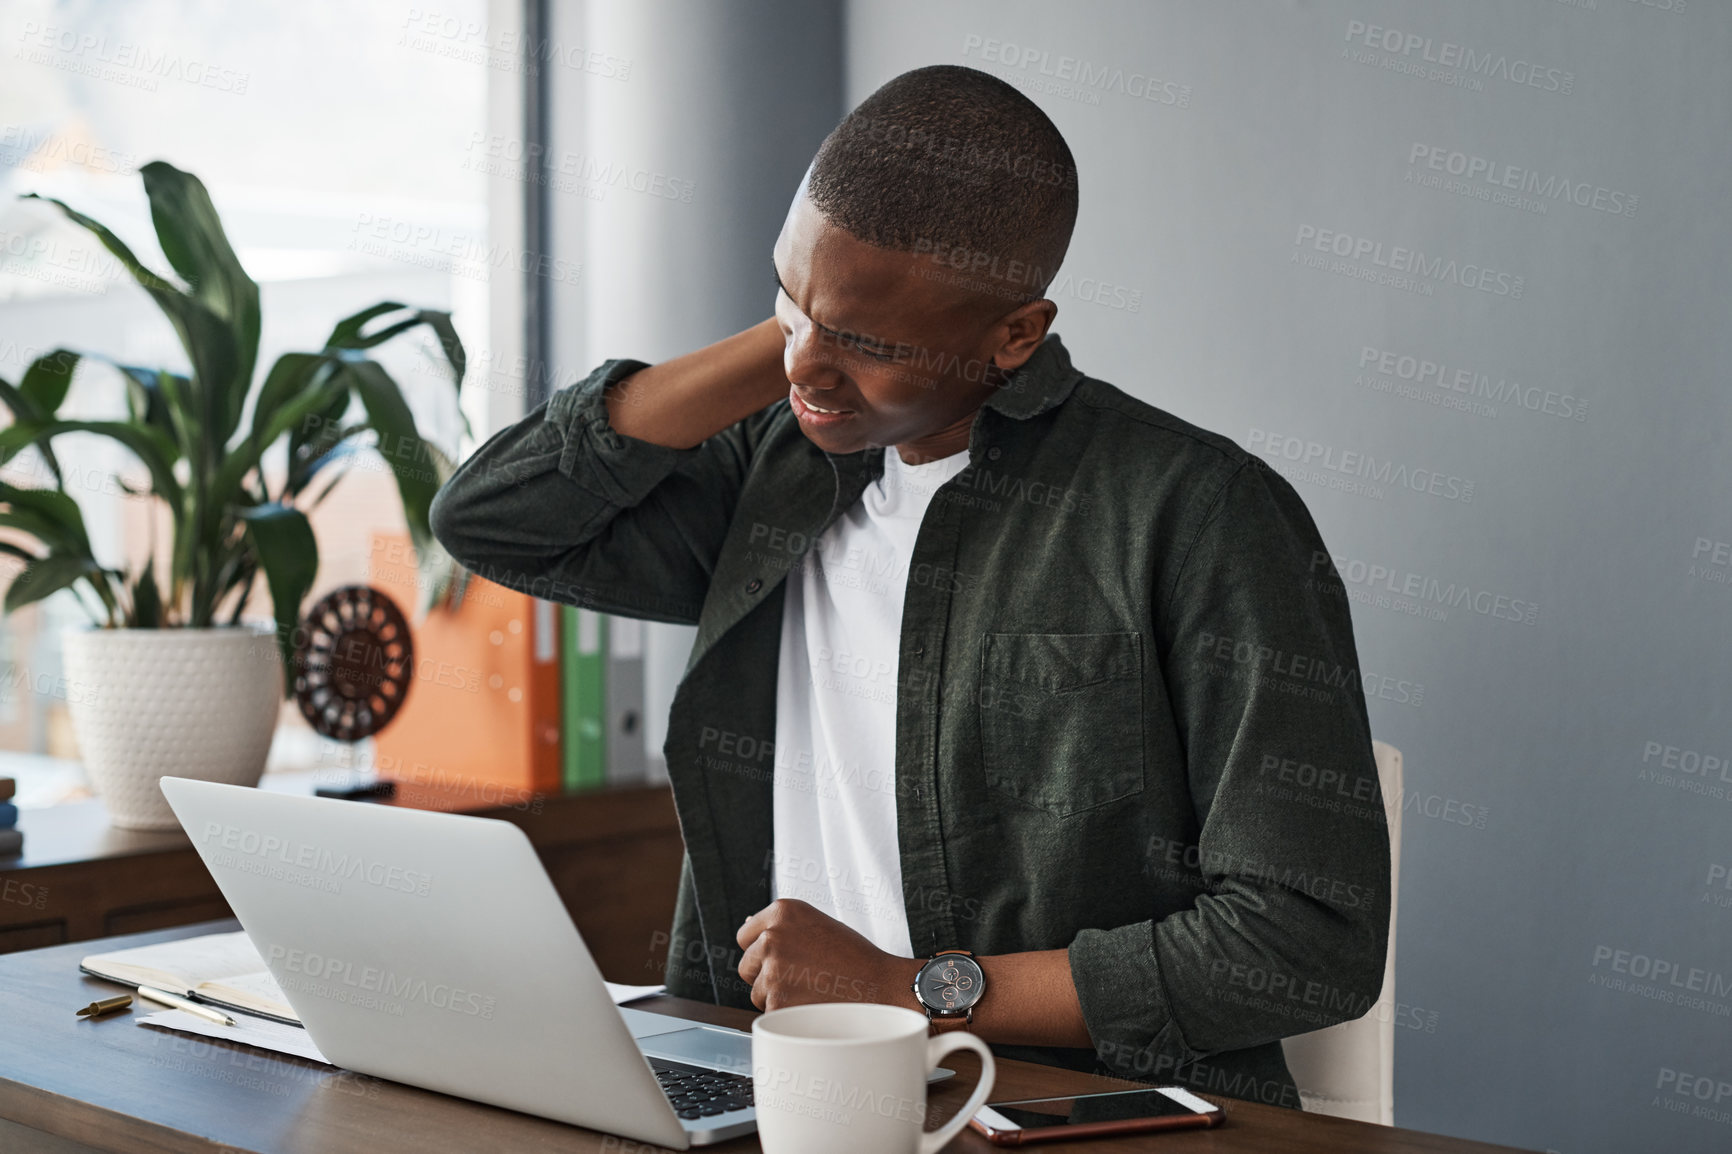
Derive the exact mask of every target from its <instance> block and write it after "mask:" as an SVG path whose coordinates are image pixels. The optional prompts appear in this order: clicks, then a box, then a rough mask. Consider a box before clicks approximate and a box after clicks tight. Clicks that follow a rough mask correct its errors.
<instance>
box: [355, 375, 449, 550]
mask: <svg viewBox="0 0 1732 1154" xmlns="http://www.w3.org/2000/svg"><path fill="white" fill-rule="evenodd" d="M343 375H344V377H345V378H346V379H347V380H348V381H349V382H350V383H351V384H352V385H353V387H354V389H355V392H356V393H357V394H358V395H359V396H360V398H361V404H362V405H363V406H365V407H366V410H367V424H368V425H369V426H370V427H371V428H372V429H373V430H374V432H376V433H378V435H379V444H378V446H377V449H378V452H379V455H380V456H382V457H384V458H385V463H386V464H387V465H388V466H390V469H391V473H392V475H393V476H395V477H396V479H397V493H398V495H399V496H400V497H401V498H402V500H403V516H404V519H405V520H407V521H408V523H409V535H410V537H411V538H412V539H413V540H414V544H415V547H416V548H417V549H426V548H428V547H429V546H431V545H432V544H433V531H432V529H431V528H430V527H429V524H428V510H429V509H430V508H431V507H432V505H433V495H434V494H435V493H437V492H438V491H439V475H438V467H437V462H436V461H435V459H434V458H433V457H432V455H431V454H430V453H429V451H428V449H429V447H428V446H427V445H426V444H425V442H423V441H422V440H421V437H420V435H419V434H418V433H417V432H416V431H415V416H414V414H413V413H411V412H410V410H409V404H408V402H407V401H405V400H404V399H403V393H402V390H400V389H398V387H397V382H396V381H394V380H392V379H391V374H390V373H387V372H386V371H385V369H384V367H383V366H381V365H380V364H378V363H377V362H375V361H367V360H346V361H345V362H344V364H343Z"/></svg>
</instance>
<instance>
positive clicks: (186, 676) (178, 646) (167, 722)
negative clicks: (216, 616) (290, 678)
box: [63, 625, 283, 829]
mask: <svg viewBox="0 0 1732 1154" xmlns="http://www.w3.org/2000/svg"><path fill="white" fill-rule="evenodd" d="M63 644H64V661H65V666H66V680H67V695H66V696H67V705H68V707H69V710H70V712H71V715H72V728H73V733H74V734H75V735H76V736H77V738H78V749H79V754H80V756H81V757H82V759H83V761H84V768H85V772H86V773H87V774H88V775H89V777H90V783H91V786H92V787H93V788H94V789H95V790H96V793H97V796H99V797H100V798H101V799H102V801H103V804H104V805H106V806H107V807H108V813H109V818H110V820H111V821H113V823H114V824H115V825H117V826H120V827H122V828H124V829H179V828H180V822H179V821H177V820H176V819H175V816H174V811H173V810H171V809H169V807H168V802H167V801H166V800H165V799H164V798H163V796H162V790H161V789H160V788H158V786H157V780H158V779H159V778H161V777H163V776H164V775H165V774H166V775H170V776H173V777H195V778H200V779H202V780H205V781H220V782H228V783H230V784H232V785H257V784H258V781H259V775H260V774H262V773H263V772H264V769H265V758H266V757H267V756H268V755H269V754H270V751H271V737H272V735H273V734H274V733H275V732H276V727H277V715H278V710H279V708H280V707H281V704H282V697H283V667H282V662H281V660H280V659H279V657H278V656H277V643H276V638H275V636H274V635H273V634H272V633H271V631H270V630H269V629H268V628H266V629H262V630H261V629H258V628H255V627H251V626H244V625H243V626H233V627H228V628H216V629H94V628H82V629H68V630H66V632H65V633H64V635H63Z"/></svg>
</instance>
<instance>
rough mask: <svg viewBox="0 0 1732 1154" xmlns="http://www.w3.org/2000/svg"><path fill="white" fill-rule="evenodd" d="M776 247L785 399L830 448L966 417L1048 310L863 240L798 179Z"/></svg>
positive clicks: (936, 428) (1024, 350)
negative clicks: (834, 219) (961, 281)
mask: <svg viewBox="0 0 1732 1154" xmlns="http://www.w3.org/2000/svg"><path fill="white" fill-rule="evenodd" d="M773 258H774V262H775V267H776V278H777V281H778V282H779V288H778V289H777V292H776V323H777V325H778V326H780V328H781V330H782V337H783V339H784V341H785V342H786V349H785V352H784V354H783V358H782V362H783V368H784V369H785V371H786V373H787V376H788V381H789V382H790V384H791V386H792V388H791V389H790V396H789V404H790V405H792V407H793V410H794V414H795V416H796V417H797V418H798V419H799V422H800V430H801V431H802V432H803V433H805V434H806V436H807V438H808V439H810V440H811V441H812V442H813V443H814V444H816V445H817V446H818V447H819V448H821V449H824V450H826V451H828V452H832V453H853V452H858V451H859V450H861V449H865V448H870V447H875V446H883V445H908V444H910V443H918V442H920V441H922V440H923V439H926V438H932V437H933V436H934V435H935V434H940V433H944V432H945V431H946V430H954V429H955V428H957V427H958V426H960V427H962V428H966V426H967V424H968V423H969V422H970V421H971V420H972V416H973V414H974V412H975V411H976V410H977V409H979V407H980V405H981V402H983V401H984V400H985V399H986V398H987V397H988V396H989V395H990V394H991V393H992V390H993V388H994V387H995V385H996V384H998V383H1000V382H1001V381H1002V377H1003V375H1004V374H1005V373H1006V372H1008V371H1010V370H1012V369H1015V368H1017V367H1018V366H1020V365H1021V364H1022V363H1023V362H1024V361H1025V360H1027V359H1028V356H1029V355H1030V354H1031V353H1032V352H1033V351H1034V349H1035V348H1036V347H1037V346H1038V345H1039V344H1040V341H1041V339H1043V338H1044V335H1045V328H1046V324H1047V323H1050V320H1051V316H1050V314H1048V313H1042V312H1041V310H1040V309H1039V308H1037V306H1036V305H1034V304H1030V305H1025V306H1023V307H1022V308H1020V309H1019V308H1018V307H1017V303H1016V301H1014V300H1012V299H1008V298H993V297H989V296H986V297H983V296H982V295H980V294H978V293H974V292H969V291H967V290H965V289H962V288H959V287H957V286H956V285H954V284H952V283H948V282H947V281H946V279H945V277H946V274H948V273H949V270H947V269H945V268H943V267H942V266H941V265H939V264H936V263H934V262H933V261H932V260H931V259H929V258H928V257H926V256H923V255H921V254H918V253H910V252H895V251H892V250H890V249H883V248H877V247H875V246H873V245H869V244H867V243H866V242H864V241H862V240H860V239H859V238H857V237H855V236H854V235H853V234H851V233H849V232H847V231H846V230H845V229H841V228H837V227H836V226H834V225H832V224H831V223H830V222H829V221H828V220H826V219H825V218H824V216H823V214H822V213H820V212H819V211H818V209H817V208H816V206H814V205H813V204H812V202H811V201H810V200H809V199H808V198H807V197H806V195H805V193H804V190H803V189H802V191H801V192H800V194H799V195H797V196H796V197H795V199H794V204H793V207H792V208H790V209H789V210H788V216H787V219H786V220H785V221H784V222H783V224H782V232H781V235H780V236H778V237H777V238H776V247H775V250H774V253H773ZM923 274H924V275H923ZM1039 303H1040V304H1044V305H1045V306H1046V308H1047V309H1052V310H1053V311H1055V312H1056V309H1054V308H1053V306H1052V305H1051V304H1050V302H1039ZM1030 309H1033V310H1035V312H1036V313H1039V314H1040V315H1041V316H1042V317H1044V320H1039V321H1037V322H1036V327H1037V328H1038V332H1036V333H1034V334H1033V335H1032V339H1031V337H1030V334H1029V332H1028V331H1027V330H1028V329H1029V327H1030V326H1029V324H1028V323H1026V321H1023V320H1019V319H1017V318H1019V317H1020V316H1021V315H1022V314H1024V313H1027V312H1028V310H1030ZM812 406H816V407H817V409H814V408H813V407H812ZM818 409H827V410H832V411H831V412H821V411H817V410H818ZM949 439H951V440H954V437H951V438H949ZM962 440H963V444H964V445H966V441H967V438H966V435H964V436H963V438H962ZM949 451H956V450H954V449H951V450H949Z"/></svg>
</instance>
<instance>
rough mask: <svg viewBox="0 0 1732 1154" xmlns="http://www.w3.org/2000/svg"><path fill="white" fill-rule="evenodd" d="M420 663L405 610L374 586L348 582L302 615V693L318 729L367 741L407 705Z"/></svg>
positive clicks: (298, 686)
mask: <svg viewBox="0 0 1732 1154" xmlns="http://www.w3.org/2000/svg"><path fill="white" fill-rule="evenodd" d="M414 668H415V646H414V642H413V641H412V640H411V639H410V636H409V622H408V621H407V620H406V619H405V618H404V616H403V611H402V610H400V609H398V608H397V605H396V603H395V602H393V601H392V600H391V599H390V598H389V597H387V596H385V595H384V594H383V593H381V592H379V590H377V589H374V588H372V587H371V586H368V585H345V586H343V587H342V588H341V589H334V590H332V591H331V592H330V593H327V594H326V595H325V596H324V597H321V598H320V599H319V600H318V602H317V603H316V604H314V605H313V607H312V608H311V609H309V610H307V615H306V617H305V618H304V619H303V620H302V622H301V639H300V644H299V645H297V646H296V648H295V700H296V701H298V702H300V706H301V713H302V714H303V715H305V716H306V719H307V721H308V722H310V723H311V724H312V726H313V728H314V729H315V730H317V731H318V732H319V733H322V734H324V735H325V736H326V737H331V738H335V739H336V740H338V741H360V740H361V739H362V738H364V737H371V736H373V735H374V734H375V733H378V732H379V731H380V730H381V729H384V728H385V725H386V723H387V722H389V721H390V720H391V719H392V718H393V717H395V716H396V715H397V711H398V710H399V709H401V708H402V707H403V699H404V698H405V697H406V696H407V695H408V693H409V678H410V675H411V674H412V672H413V671H414Z"/></svg>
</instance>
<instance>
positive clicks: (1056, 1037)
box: [884, 950, 1094, 1047]
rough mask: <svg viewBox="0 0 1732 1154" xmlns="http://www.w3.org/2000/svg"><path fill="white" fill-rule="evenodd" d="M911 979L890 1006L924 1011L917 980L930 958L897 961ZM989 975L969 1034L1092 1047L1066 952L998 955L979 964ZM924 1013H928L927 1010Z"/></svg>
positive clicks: (891, 995)
mask: <svg viewBox="0 0 1732 1154" xmlns="http://www.w3.org/2000/svg"><path fill="white" fill-rule="evenodd" d="M897 960H898V961H899V962H902V963H903V964H902V966H900V967H899V971H900V970H902V969H905V970H906V971H907V973H906V977H902V976H901V974H900V973H899V974H898V978H899V980H898V981H896V982H895V983H894V988H893V989H891V990H890V991H888V996H887V997H885V998H884V1000H885V1001H888V1002H891V1003H893V1004H895V1005H898V1006H907V1007H909V1008H910V1009H915V1010H920V1009H921V1006H920V1003H919V1001H918V1000H917V999H916V998H915V997H914V988H913V987H914V975H915V974H917V973H919V972H920V967H921V966H922V965H924V964H925V959H923V958H914V959H908V960H904V959H897ZM977 960H978V961H979V962H980V968H981V970H982V972H984V973H985V974H986V993H985V994H984V995H983V996H982V997H981V999H980V1004H979V1005H977V1006H975V1007H974V1022H973V1023H972V1024H971V1025H970V1026H969V1030H970V1031H971V1032H972V1033H974V1034H976V1035H978V1036H979V1037H981V1038H982V1039H984V1040H985V1041H988V1042H997V1043H999V1044H1001V1045H1012V1046H1082V1047H1087V1046H1092V1045H1093V1044H1094V1043H1093V1041H1092V1040H1091V1039H1090V1038H1089V1030H1088V1024H1087V1023H1086V1022H1084V1021H1083V1013H1082V1003H1080V1002H1079V1001H1077V996H1076V985H1075V983H1074V982H1073V981H1072V980H1071V973H1070V955H1069V952H1068V951H1066V950H1033V951H1030V952H1028V953H1023V954H995V955H993V956H992V957H984V958H979V959H977ZM922 1012H924V1011H922Z"/></svg>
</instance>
